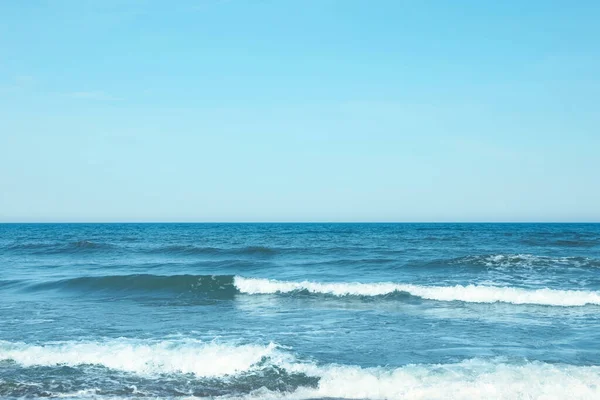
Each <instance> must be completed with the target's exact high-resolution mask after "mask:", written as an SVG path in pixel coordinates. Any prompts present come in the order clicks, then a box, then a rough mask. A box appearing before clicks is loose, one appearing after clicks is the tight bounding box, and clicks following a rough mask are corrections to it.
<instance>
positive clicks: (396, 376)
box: [0, 224, 600, 399]
mask: <svg viewBox="0 0 600 400" xmlns="http://www.w3.org/2000/svg"><path fill="white" fill-rule="evenodd" d="M0 299H1V301H0V397H2V398H36V397H72V398H95V399H120V398H161V399H162V398H164V399H169V398H186V397H223V398H240V397H241V398H291V399H309V398H311V399H312V398H353V399H354V398H356V399H442V398H443V399H473V398H486V399H598V398H600V346H599V345H598V343H600V329H599V328H600V224H3V225H0Z"/></svg>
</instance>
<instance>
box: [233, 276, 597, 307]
mask: <svg viewBox="0 0 600 400" xmlns="http://www.w3.org/2000/svg"><path fill="white" fill-rule="evenodd" d="M234 285H235V287H236V288H237V289H238V290H239V291H240V292H241V293H247V294H277V293H292V292H308V293H313V294H327V295H333V296H383V295H389V294H393V293H403V292H404V293H408V294H410V295H412V296H416V297H420V298H422V299H426V300H437V301H463V302H467V303H496V302H502V303H512V304H536V305H547V306H564V307H568V306H584V305H588V304H592V305H600V293H598V292H592V291H583V290H582V291H578V290H555V289H535V290H528V289H521V288H514V287H494V286H476V285H467V286H462V285H456V286H420V285H413V284H406V283H391V282H381V283H355V282H353V283H321V282H309V281H302V282H287V281H277V280H272V279H257V278H243V277H240V276H236V277H235V278H234Z"/></svg>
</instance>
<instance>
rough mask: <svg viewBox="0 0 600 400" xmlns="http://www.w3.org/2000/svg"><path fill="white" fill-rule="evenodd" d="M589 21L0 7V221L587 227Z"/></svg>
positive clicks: (522, 11)
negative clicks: (490, 223) (582, 224)
mask: <svg viewBox="0 0 600 400" xmlns="http://www.w3.org/2000/svg"><path fill="white" fill-rule="evenodd" d="M599 20H600V2H598V1H586V0H581V1H577V2H572V1H552V0H544V1H538V0H531V1H520V0H519V1H517V0H507V1H499V2H494V1H478V0H477V1H476V0H464V1H462V0H461V1H446V0H439V1H428V0H423V1H415V0H410V1H402V0H390V1H388V0H377V1H367V0H364V1H355V0H343V1H342V0H337V1H330V0H246V1H241V0H227V1H225V0H220V1H217V0H195V1H189V0H181V1H176V2H166V1H141V0H102V1H100V0H98V1H92V0H87V1H84V0H72V1H64V0H45V1H43V0H32V1H0V222H125V221H131V222H137V221H156V222H158V221H173V222H236V221H239V222H253V221H265V222H279V221H287V222H309V221H330V222H341V221H348V222H352V221H370V222H388V221H389V222H448V221H461V222H478V221H499V222H511V221H515V222H528V221H539V222H549V221H556V222H567V221H574V222H586V221H590V222H598V221H600V177H599V176H600V44H599V38H600V24H599V23H598V21H599Z"/></svg>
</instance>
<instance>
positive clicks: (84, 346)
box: [0, 339, 285, 377]
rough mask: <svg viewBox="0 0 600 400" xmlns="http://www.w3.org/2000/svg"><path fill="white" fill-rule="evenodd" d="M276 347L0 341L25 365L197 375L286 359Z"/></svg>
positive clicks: (5, 352) (2, 354) (2, 352)
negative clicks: (31, 343) (103, 368)
mask: <svg viewBox="0 0 600 400" xmlns="http://www.w3.org/2000/svg"><path fill="white" fill-rule="evenodd" d="M276 350H277V346H276V345H275V344H273V343H271V344H268V345H255V344H247V345H237V346H236V345H228V344H219V343H214V342H210V343H205V342H201V341H198V340H193V339H187V340H182V341H169V340H165V341H154V342H153V341H144V340H128V339H114V340H109V341H105V342H57V343H51V344H46V345H29V344H25V343H14V342H6V341H0V360H4V361H13V362H15V363H18V364H20V365H21V366H25V367H32V366H70V367H76V366H83V365H96V366H103V367H106V368H109V369H113V370H118V371H125V372H131V373H135V374H139V375H145V376H148V375H157V374H173V373H179V374H188V373H189V374H193V375H195V376H197V377H219V376H225V375H232V374H239V373H242V372H248V371H250V370H251V369H252V368H254V367H255V366H258V364H259V363H260V362H261V360H263V359H264V358H270V357H272V358H278V357H279V358H281V357H283V356H284V355H285V353H281V352H277V351H276Z"/></svg>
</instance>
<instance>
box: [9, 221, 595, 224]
mask: <svg viewBox="0 0 600 400" xmlns="http://www.w3.org/2000/svg"><path fill="white" fill-rule="evenodd" d="M0 224H1V225H9V224H14V225H19V224H21V225H25V224H31V225H35V224H39V225H42V224H81V225H85V224H90V225H91V224H98V225H100V224H106V225H110V224H165V225H167V224H198V225H199V224H207V225H208V224H273V225H274V224H600V221H0Z"/></svg>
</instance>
